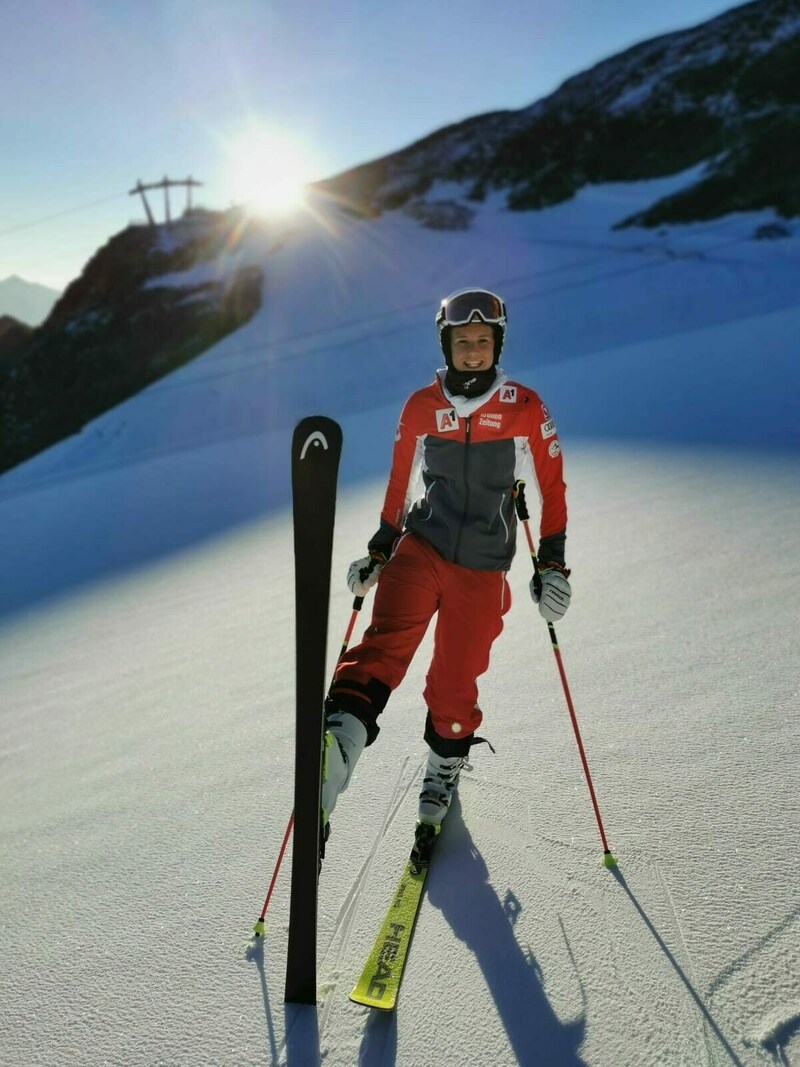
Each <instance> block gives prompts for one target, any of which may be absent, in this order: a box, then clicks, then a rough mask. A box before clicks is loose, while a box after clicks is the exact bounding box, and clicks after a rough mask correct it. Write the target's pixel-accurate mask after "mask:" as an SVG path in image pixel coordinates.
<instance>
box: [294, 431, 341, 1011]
mask: <svg viewBox="0 0 800 1067" xmlns="http://www.w3.org/2000/svg"><path fill="white" fill-rule="evenodd" d="M341 450H342V431H341V429H340V428H339V426H338V424H337V423H335V422H333V420H332V419H327V418H325V417H324V416H322V415H314V416H311V417H310V418H307V419H303V421H302V422H300V423H298V425H297V426H296V427H295V431H294V437H293V438H292V505H293V513H294V559H295V610H296V625H295V632H296V640H297V659H296V662H297V680H296V694H297V712H296V714H297V726H296V734H295V746H296V747H295V764H294V844H293V846H292V892H291V909H290V913H289V945H288V954H287V959H286V991H285V999H286V1000H287V1001H289V1002H290V1003H295V1004H315V1003H316V1000H317V881H318V876H319V854H320V839H319V838H320V793H321V784H320V779H321V777H322V745H323V739H324V733H325V717H324V711H323V702H324V699H325V651H326V645H327V640H328V602H329V599H330V584H331V554H332V550H333V525H334V517H335V513H336V478H337V474H338V470H339V457H340V455H341Z"/></svg>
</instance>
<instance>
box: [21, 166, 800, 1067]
mask: <svg viewBox="0 0 800 1067" xmlns="http://www.w3.org/2000/svg"><path fill="white" fill-rule="evenodd" d="M691 177H692V176H691V175H684V176H682V177H680V178H679V179H675V180H673V182H672V185H671V186H670V183H668V182H661V183H645V184H644V185H643V186H606V187H601V188H594V189H587V190H584V192H583V193H582V194H581V195H580V196H579V197H578V198H576V199H575V200H574V201H572V202H571V203H569V204H565V205H562V206H560V207H557V208H553V209H551V210H549V211H546V212H540V213H538V214H529V215H519V214H511V213H507V212H504V211H502V210H501V209H500V208H499V207H497V206H496V205H493V204H492V203H491V202H490V203H488V204H486V205H484V206H482V207H481V208H480V210H479V211H478V214H477V216H476V219H475V222H474V225H473V228H472V229H471V230H469V231H466V232H463V233H448V234H445V233H433V232H429V231H425V230H422V229H420V228H419V226H418V225H417V224H416V223H415V222H413V220H411V219H408V218H407V217H405V216H404V215H402V214H395V215H387V216H384V217H383V218H381V219H378V220H372V221H369V222H366V221H357V220H354V219H349V218H347V217H346V216H340V215H337V214H336V213H335V211H333V210H332V209H329V208H328V209H323V207H322V206H320V207H319V213H318V214H317V216H315V217H311V216H309V218H308V219H307V220H306V221H305V222H297V223H295V224H293V226H294V228H293V229H292V230H291V231H287V232H286V233H284V234H283V235H282V236H281V235H279V237H278V238H276V239H275V240H273V241H272V242H271V243H270V246H269V248H270V249H271V251H267V250H265V247H264V245H263V244H262V245H261V246H259V245H258V244H257V243H253V244H252V245H251V246H248V247H243V248H241V249H240V250H239V254H238V258H237V256H231V257H229V259H230V262H229V264H228V267H226V269H235V268H236V267H237V266H240V265H241V263H242V262H245V261H246V262H253V263H257V264H258V265H260V266H262V268H263V270H264V273H265V278H266V282H265V300H264V305H263V308H262V310H261V312H260V313H259V314H258V315H257V316H256V318H255V319H254V320H253V321H252V322H251V323H249V324H248V325H247V326H246V327H244V328H243V329H242V330H240V331H239V332H238V333H236V334H235V335H233V336H231V337H229V338H227V339H226V340H225V341H224V342H223V343H221V344H220V345H218V346H217V347H216V348H214V349H213V350H211V351H210V352H208V353H207V354H206V355H205V356H203V357H202V358H200V359H198V360H196V361H195V362H194V363H193V364H191V365H190V366H188V367H186V368H184V369H183V370H181V371H179V372H177V373H175V374H173V375H171V376H170V377H169V378H166V379H164V380H163V381H161V382H159V383H158V384H156V385H154V386H153V387H152V388H150V389H148V390H146V391H145V392H143V393H141V394H140V395H139V396H137V397H135V398H134V399H132V400H130V401H129V402H127V403H125V404H123V405H120V406H119V407H118V408H116V409H114V410H113V411H110V412H108V413H107V414H106V415H104V416H103V417H102V418H100V419H98V420H96V421H95V422H93V423H92V424H90V425H88V426H87V427H86V428H85V429H84V431H83V432H82V433H81V434H80V435H78V436H76V437H75V438H72V439H70V440H67V441H65V442H63V443H62V444H60V445H58V446H57V447H55V448H53V449H51V450H49V451H48V452H47V453H44V454H43V455H41V456H39V457H37V458H35V459H33V460H31V461H30V462H28V463H26V464H24V465H23V466H21V467H19V468H17V469H16V470H14V471H12V472H10V473H8V474H6V475H5V476H3V477H2V478H0V559H2V561H3V575H2V587H0V612H1V614H0V767H1V768H2V774H1V776H0V901H2V912H1V915H2V919H1V920H0V921H2V936H3V956H2V967H1V968H0V1005H2V1024H1V1025H2V1037H1V1038H0V1063H2V1064H3V1065H6V1064H7V1065H13V1067H18V1065H27V1064H43V1065H44V1064H47V1065H50V1064H52V1065H59V1067H62V1065H68V1064H76V1065H78V1064H80V1065H86V1064H106V1063H108V1064H125V1065H138V1064H148V1065H149V1064H226V1065H227V1064H231V1065H239V1064H269V1063H276V1064H277V1063H285V1064H290V1065H295V1067H303V1065H307V1064H312V1065H313V1064H321V1063H324V1064H325V1065H326V1067H340V1065H341V1067H349V1065H354V1064H362V1065H365V1067H370V1065H381V1067H385V1065H392V1064H400V1065H409V1067H411V1065H415V1067H416V1065H418V1064H425V1063H430V1062H434V1061H435V1062H437V1063H441V1064H446V1065H453V1067H461V1065H464V1064H470V1065H477V1067H489V1065H491V1067H506V1065H509V1067H510V1065H513V1064H517V1063H519V1064H524V1065H528V1064H545V1065H579V1064H586V1065H598V1067H627V1065H630V1067H641V1065H650V1064H652V1065H656V1064H658V1065H672V1064H675V1065H679V1064H681V1065H687V1067H695V1065H705V1064H712V1065H723V1064H737V1065H738V1064H743V1065H748V1067H749V1065H757V1064H791V1063H800V870H799V869H798V868H799V867H800V863H799V861H798V840H800V834H799V833H798V831H800V817H799V816H798V795H800V780H799V777H800V774H799V772H798V768H800V743H799V742H798V730H797V707H798V695H799V693H798V689H799V688H800V685H799V683H798V677H799V676H800V670H799V669H800V646H799V645H798V636H797V635H798V632H800V581H799V579H800V562H799V554H798V550H797V549H798V530H800V467H799V465H798V456H799V455H800V450H799V449H798V445H800V434H799V433H798V429H797V410H798V383H799V382H800V374H799V373H798V369H797V338H798V336H800V305H799V304H798V292H800V285H799V284H798V283H799V282H800V241H798V239H797V237H791V236H790V237H788V238H786V239H784V240H780V241H754V240H752V239H751V235H752V233H753V231H754V229H755V228H756V226H758V225H759V224H760V223H762V222H764V221H768V219H767V218H766V216H765V217H762V216H757V217H756V216H742V217H739V218H731V219H727V220H723V221H720V222H717V223H715V224H714V225H709V226H687V227H679V228H671V229H669V230H665V231H662V232H659V233H652V232H649V231H648V232H643V231H632V230H627V231H622V232H620V233H614V232H611V231H610V230H609V225H610V223H612V222H613V221H615V220H616V219H618V218H622V217H624V216H626V215H627V214H630V212H631V211H633V210H636V209H637V208H638V207H640V206H642V205H643V204H645V203H647V202H649V201H650V200H652V199H653V198H654V196H655V195H659V194H660V195H663V192H662V190H664V191H669V188H674V187H677V185H679V184H680V182H681V181H688V180H690V179H691ZM656 187H657V188H656ZM169 281H170V283H174V281H175V279H169ZM468 284H478V285H484V286H486V287H489V288H496V289H497V290H499V291H500V292H501V293H502V294H503V295H504V296H505V298H506V300H507V301H508V305H509V315H510V325H509V333H508V342H507V348H506V350H505V352H504V355H503V364H504V366H505V369H506V370H507V372H508V373H509V374H510V375H511V377H512V378H518V379H519V380H521V381H523V382H525V383H526V384H529V385H532V386H533V387H534V388H536V389H537V390H538V391H539V392H540V393H541V395H542V396H543V398H544V399H545V401H546V402H547V403H548V405H549V406H550V408H551V410H552V412H553V414H554V416H555V418H556V421H557V423H558V426H559V431H560V437H561V442H562V446H563V449H564V454H565V464H566V477H567V481H568V484H569V504H570V526H569V540H568V562H569V564H570V566H571V567H572V568H573V578H572V582H573V590H574V596H573V604H572V607H571V609H570V612H569V614H568V615H567V617H566V618H565V619H564V621H563V622H562V623H561V624H559V626H558V636H559V643H560V646H561V651H562V655H563V659H564V664H565V668H566V672H567V676H568V679H569V685H570V688H571V691H572V696H573V699H574V702H575V707H576V712H577V716H578V721H579V723H580V726H581V731H582V735H583V741H584V744H585V746H586V752H587V755H588V759H589V763H590V766H591V769H592V774H593V777H594V783H595V787H596V789H597V794H598V800H599V804H600V809H601V812H602V816H603V820H604V823H605V828H606V831H607V834H608V837H609V842H610V845H611V847H612V849H613V851H614V854H615V855H616V857H617V859H618V861H619V867H618V869H617V870H616V871H610V870H608V869H606V868H605V867H604V866H603V865H602V863H601V859H602V847H601V843H600V838H599V834H598V830H597V826H596V824H595V821H594V817H593V813H592V808H591V805H590V800H589V795H588V792H587V789H586V785H585V782H584V779H583V776H582V770H581V766H580V762H579V758H578V753H577V749H576V745H575V740H574V738H573V734H572V729H571V725H570V720H569V716H568V713H567V708H566V704H565V699H564V694H563V691H562V688H561V684H560V681H559V677H558V672H557V669H556V664H555V662H554V659H553V654H552V650H551V646H550V641H549V638H548V633H547V628H546V626H545V625H544V623H543V622H542V620H541V619H540V617H539V616H538V614H537V612H536V611H535V609H534V607H533V605H532V604H531V602H530V599H529V597H528V593H527V581H528V578H529V573H530V563H529V560H528V559H527V558H526V556H527V553H526V550H525V546H524V542H523V541H522V538H520V539H521V543H520V551H519V555H518V558H517V560H516V562H515V565H514V568H513V569H512V572H511V586H512V591H513V595H514V598H515V604H514V608H513V609H512V611H511V612H510V613H509V615H508V616H507V623H506V628H505V631H504V633H503V635H502V636H501V638H500V639H499V640H498V642H497V644H496V646H495V649H494V654H493V657H492V665H491V667H490V669H489V671H488V672H487V674H486V675H485V676H484V677H483V679H482V682H481V706H482V708H483V710H484V714H485V722H484V727H483V729H482V733H483V734H484V735H485V736H487V737H489V739H490V740H491V741H492V743H493V745H494V747H495V749H496V753H495V754H494V755H493V754H492V753H491V752H489V751H488V748H487V746H480V748H478V749H477V750H475V753H474V757H473V761H472V762H473V767H472V769H471V770H468V771H465V772H464V773H463V774H462V784H461V788H460V795H459V798H458V801H457V802H456V803H455V805H454V807H453V809H452V810H451V812H450V814H449V815H448V817H447V821H446V823H445V827H444V830H443V833H442V837H441V841H440V843H439V845H438V846H437V852H436V854H435V858H434V864H433V866H432V868H431V872H430V875H429V879H428V883H427V892H426V899H425V901H424V903H423V906H422V910H421V913H420V917H419V923H418V927H417V931H416V935H415V940H414V944H413V946H412V950H411V954H410V957H409V961H408V965H407V970H406V975H405V979H404V983H403V988H402V991H401V996H400V1001H399V1004H398V1008H397V1011H396V1012H395V1013H394V1014H392V1015H388V1016H387V1015H379V1014H377V1013H374V1012H371V1011H370V1010H369V1009H364V1008H361V1007H357V1006H356V1005H354V1004H352V1003H350V1002H349V1000H348V999H347V993H348V992H349V990H350V988H351V987H352V985H353V984H354V982H355V980H356V978H357V977H358V974H359V972H360V969H361V966H362V963H363V961H364V958H365V956H366V954H367V952H368V950H369V948H370V946H371V943H372V939H373V938H374V935H375V933H376V931H377V927H378V925H379V922H380V920H381V918H382V915H383V911H384V909H385V907H386V904H387V903H388V900H389V898H390V895H391V893H392V889H393V887H394V884H395V882H396V879H397V877H398V875H399V872H400V869H401V866H402V863H403V861H404V858H405V856H406V854H407V852H408V849H409V847H410V842H411V836H412V829H413V824H414V818H415V811H416V794H417V792H418V786H419V782H420V778H421V771H422V766H423V760H424V745H423V742H422V740H421V733H422V726H423V721H424V707H423V705H422V700H421V691H422V687H423V684H424V673H425V669H426V666H427V661H428V658H429V655H430V647H431V646H430V640H429V639H426V644H425V645H424V647H423V648H422V649H421V651H420V653H419V654H418V656H417V659H416V660H415V662H414V664H413V665H412V668H411V670H410V671H409V674H408V676H407V678H406V680H405V681H404V683H403V684H402V686H401V687H400V688H399V689H398V690H397V691H396V693H395V694H394V695H393V697H392V699H391V701H390V704H389V706H388V708H387V711H386V713H385V714H384V716H383V718H382V732H381V735H380V737H379V739H378V741H377V742H376V744H375V745H374V746H373V747H372V748H370V749H369V750H368V751H367V752H366V753H365V755H364V757H363V759H362V761H361V762H360V763H359V765H358V768H357V771H356V774H355V776H354V780H353V782H352V784H351V786H350V789H349V791H348V792H347V793H346V794H345V795H344V796H343V797H342V798H341V800H340V802H339V805H338V806H337V810H336V813H335V817H334V825H333V836H332V838H331V841H330V844H329V848H328V856H327V859H326V862H325V865H324V869H323V872H322V878H321V883H320V889H321V913H320V930H319V984H318V1005H317V1007H316V1009H315V1008H308V1007H298V1006H295V1005H285V1004H284V1003H283V981H284V968H285V955H286V939H287V923H288V916H289V910H288V904H289V895H288V887H289V878H290V874H291V869H290V868H291V863H290V857H289V856H287V861H286V863H285V865H284V869H283V870H282V872H281V874H280V876H279V879H278V883H277V889H276V892H275V895H274V897H273V901H272V904H271V906H270V910H269V912H268V913H267V932H266V938H265V940H264V942H263V943H262V944H261V945H259V946H253V945H252V944H250V943H249V935H250V930H251V928H252V924H253V921H254V920H255V919H256V917H257V915H258V912H259V910H260V908H261V904H262V901H263V899H264V894H265V892H266V888H267V884H268V882H269V878H270V875H271V873H272V869H273V865H274V862H275V859H276V857H277V854H278V849H279V847H280V843H281V839H282V836H283V833H284V830H285V827H286V823H287V820H288V817H289V813H290V811H291V808H292V803H293V792H292V790H293V782H292V767H293V745H294V676H293V671H294V648H293V634H294V607H293V589H294V578H293V558H292V538H291V524H290V517H289V512H288V504H289V498H288V457H289V440H290V436H291V431H292V427H293V425H294V424H295V422H296V421H297V420H298V419H299V418H300V417H302V416H303V415H307V414H317V413H320V414H327V415H331V416H333V417H334V418H337V419H338V420H339V421H340V422H341V423H342V426H343V430H344V440H345V446H344V455H343V461H342V471H341V478H340V486H341V488H340V496H339V504H338V512H337V526H336V536H335V545H334V561H333V562H334V570H333V582H332V591H331V611H330V629H329V657H328V667H329V669H331V668H332V666H333V662H334V659H335V655H336V653H337V651H338V648H339V646H340V644H341V640H342V635H343V633H344V629H345V625H346V623H347V620H348V618H349V613H350V608H351V604H352V601H351V598H350V596H349V594H348V592H347V590H346V588H345V585H344V580H343V575H344V572H345V570H346V566H347V564H348V563H349V561H350V560H351V559H353V558H355V557H357V556H359V555H361V554H362V553H363V550H364V545H365V542H366V540H367V538H368V537H369V536H370V535H371V534H372V532H373V531H374V529H375V527H376V525H377V518H378V512H379V510H380V506H381V501H382V494H383V488H384V480H385V475H386V472H387V469H388V463H389V458H390V454H391V443H392V439H393V435H394V427H395V422H396V418H397V414H398V412H399V408H400V405H401V404H402V401H403V399H404V397H405V396H406V395H407V394H408V393H409V392H410V391H411V390H412V389H414V388H418V387H420V386H422V385H424V384H426V382H427V381H429V380H430V379H431V378H432V376H433V373H434V370H435V368H436V366H437V365H438V356H437V350H436V341H435V335H434V331H433V325H432V323H433V313H434V310H435V307H436V304H437V301H438V300H439V298H440V297H441V296H442V295H444V294H445V293H446V292H448V291H450V290H452V289H456V288H458V287H461V286H463V285H468ZM531 503H535V493H533V494H532V500H531ZM368 608H369V602H367V604H366V606H365V609H364V614H365V619H363V620H361V625H362V626H363V624H365V622H366V615H367V613H368ZM466 624H468V620H466Z"/></svg>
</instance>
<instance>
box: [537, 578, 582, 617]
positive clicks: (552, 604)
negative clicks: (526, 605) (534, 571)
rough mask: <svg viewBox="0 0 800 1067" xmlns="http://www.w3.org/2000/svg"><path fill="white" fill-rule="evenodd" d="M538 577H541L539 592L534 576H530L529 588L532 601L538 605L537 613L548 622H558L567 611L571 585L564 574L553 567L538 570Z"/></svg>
mask: <svg viewBox="0 0 800 1067" xmlns="http://www.w3.org/2000/svg"><path fill="white" fill-rule="evenodd" d="M568 573H569V571H568V572H567V574H568ZM539 577H540V579H541V593H539V590H538V589H537V582H536V578H535V576H534V577H533V578H531V584H530V590H531V597H532V598H533V602H534V604H538V605H539V614H540V615H541V616H542V618H543V619H547V621H548V622H558V620H559V619H563V617H564V615H566V613H567V608H568V607H569V600H570V597H571V596H572V587H571V586H570V584H569V582H568V581H567V577H566V575H565V574H562V573H561V571H557V570H556V569H555V568H544V569H543V570H540V571H539Z"/></svg>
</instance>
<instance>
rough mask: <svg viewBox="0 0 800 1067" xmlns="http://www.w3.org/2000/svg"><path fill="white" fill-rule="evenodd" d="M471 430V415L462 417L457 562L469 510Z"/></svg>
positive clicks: (454, 556)
mask: <svg viewBox="0 0 800 1067" xmlns="http://www.w3.org/2000/svg"><path fill="white" fill-rule="evenodd" d="M471 432H472V416H471V415H469V416H467V418H466V419H464V510H463V511H462V512H461V522H460V523H459V525H458V533H457V534H456V543H455V548H454V549H453V563H458V550H459V547H460V546H461V532H462V530H463V529H464V525H465V523H466V521H467V512H468V511H469V478H468V477H467V468H468V466H469V442H470V434H471Z"/></svg>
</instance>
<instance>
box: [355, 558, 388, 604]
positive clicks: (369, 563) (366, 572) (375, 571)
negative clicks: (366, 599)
mask: <svg viewBox="0 0 800 1067" xmlns="http://www.w3.org/2000/svg"><path fill="white" fill-rule="evenodd" d="M382 570H383V564H381V563H376V562H375V560H374V559H373V558H372V557H371V556H363V557H362V558H361V559H356V560H353V562H352V563H351V564H350V566H349V567H348V568H347V588H348V589H349V590H350V592H351V593H352V594H353V596H366V595H367V593H368V592H369V591H370V589H371V588H372V587H373V585H375V584H376V582H377V581H378V578H379V577H380V573H381V571H382Z"/></svg>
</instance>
